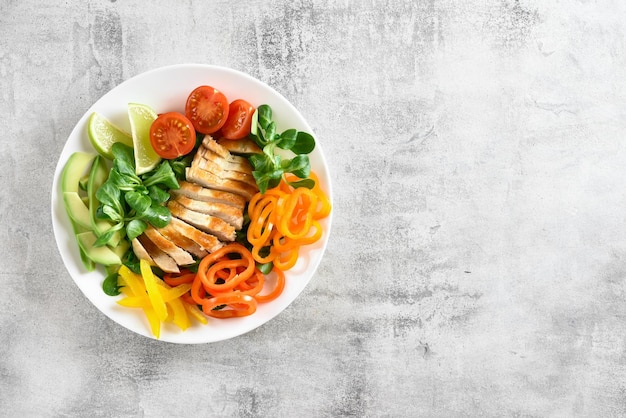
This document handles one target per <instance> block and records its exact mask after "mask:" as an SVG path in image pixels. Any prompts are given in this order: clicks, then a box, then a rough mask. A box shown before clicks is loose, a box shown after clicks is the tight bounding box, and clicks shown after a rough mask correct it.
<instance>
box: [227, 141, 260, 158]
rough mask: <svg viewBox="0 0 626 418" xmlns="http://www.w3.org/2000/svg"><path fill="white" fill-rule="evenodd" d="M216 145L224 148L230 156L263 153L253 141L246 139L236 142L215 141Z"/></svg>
mask: <svg viewBox="0 0 626 418" xmlns="http://www.w3.org/2000/svg"><path fill="white" fill-rule="evenodd" d="M217 143H218V145H221V146H222V147H224V148H226V149H227V150H228V151H229V152H230V153H231V154H240V155H251V154H260V153H262V152H263V150H262V149H261V148H259V146H258V145H257V144H255V143H254V141H252V140H250V139H248V138H244V139H238V140H236V141H232V140H230V139H223V138H221V139H218V140H217Z"/></svg>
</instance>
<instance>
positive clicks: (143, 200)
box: [95, 142, 180, 246]
mask: <svg viewBox="0 0 626 418" xmlns="http://www.w3.org/2000/svg"><path fill="white" fill-rule="evenodd" d="M112 151H113V157H114V158H113V166H112V168H111V171H110V172H109V178H108V179H107V181H105V182H104V183H103V184H102V186H101V187H100V188H99V189H98V191H97V192H96V198H97V199H98V200H99V201H100V206H99V207H98V210H97V212H96V216H97V217H98V218H100V219H106V220H109V221H112V222H113V223H114V225H113V226H112V227H111V228H110V229H108V230H107V231H105V232H104V233H103V234H101V235H100V236H99V237H98V240H97V241H96V243H95V245H96V246H102V245H105V244H106V243H107V242H108V240H109V239H110V238H111V237H112V236H113V234H115V233H116V232H117V231H122V232H123V233H125V235H126V237H127V238H128V240H130V241H132V240H133V239H134V238H136V237H138V236H139V235H141V234H142V233H143V232H144V231H145V230H146V228H147V227H148V223H150V224H151V225H152V226H154V227H155V228H162V227H165V226H166V225H167V224H169V222H170V219H171V217H172V215H171V213H170V211H169V209H168V208H167V207H166V206H164V205H163V204H164V203H165V202H167V200H168V199H169V198H170V194H169V193H168V190H169V189H178V188H179V187H180V185H179V184H178V179H177V176H176V173H175V172H174V169H173V167H172V166H173V165H174V168H177V169H178V170H180V168H179V167H176V166H175V164H177V163H179V162H174V161H169V160H163V161H162V162H161V163H160V164H159V165H158V166H157V167H156V168H155V169H154V170H152V171H150V172H149V173H146V174H142V175H141V176H138V175H137V174H136V173H135V159H134V154H133V149H132V148H131V147H129V146H127V145H124V144H122V143H119V142H118V143H115V144H113V148H112Z"/></svg>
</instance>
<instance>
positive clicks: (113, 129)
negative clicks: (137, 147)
mask: <svg viewBox="0 0 626 418" xmlns="http://www.w3.org/2000/svg"><path fill="white" fill-rule="evenodd" d="M87 136H89V141H91V145H93V147H94V148H95V150H96V151H98V153H99V154H100V155H102V156H103V157H105V158H108V159H109V160H112V159H113V153H112V152H111V147H112V146H113V144H114V143H116V142H121V143H123V144H126V145H128V146H129V147H132V146H133V138H132V137H131V136H130V134H128V133H126V132H124V131H123V130H121V129H120V128H118V127H117V126H115V125H113V124H112V123H111V122H109V120H108V119H107V118H105V117H104V116H102V115H101V114H99V113H97V112H93V113H92V114H91V116H89V120H88V121H87Z"/></svg>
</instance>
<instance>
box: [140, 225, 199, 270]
mask: <svg viewBox="0 0 626 418" xmlns="http://www.w3.org/2000/svg"><path fill="white" fill-rule="evenodd" d="M144 234H145V235H146V236H147V237H148V239H149V240H150V241H152V242H153V243H154V245H156V246H157V247H159V249H160V250H161V251H163V252H164V253H165V254H167V255H169V256H170V257H172V259H173V260H174V261H175V262H176V264H178V265H179V266H186V265H189V264H193V263H194V259H193V257H192V256H191V254H189V253H188V252H187V251H185V250H183V249H182V248H180V247H179V246H177V245H176V244H174V243H173V242H172V241H170V240H169V239H167V238H165V237H164V236H163V235H162V234H161V233H160V232H159V230H158V229H156V228H154V227H153V226H152V225H148V228H146V230H145V232H144Z"/></svg>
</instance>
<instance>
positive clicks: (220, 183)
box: [186, 164, 258, 200]
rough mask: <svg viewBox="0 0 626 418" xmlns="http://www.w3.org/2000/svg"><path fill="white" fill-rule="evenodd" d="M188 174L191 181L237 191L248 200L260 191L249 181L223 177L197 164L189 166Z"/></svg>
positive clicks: (233, 191)
mask: <svg viewBox="0 0 626 418" xmlns="http://www.w3.org/2000/svg"><path fill="white" fill-rule="evenodd" d="M186 174H187V181H191V182H193V183H196V184H199V185H201V186H204V187H207V188H210V189H217V190H221V191H224V192H229V193H235V194H238V195H241V196H243V197H244V198H246V200H250V199H252V196H254V195H255V193H256V192H257V191H258V189H257V187H253V186H251V185H249V184H247V183H242V182H240V181H236V180H230V179H223V178H221V177H218V176H216V175H215V174H213V173H211V172H209V171H206V170H203V169H202V168H200V167H198V166H197V165H195V164H192V165H191V166H190V167H187V170H186Z"/></svg>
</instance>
